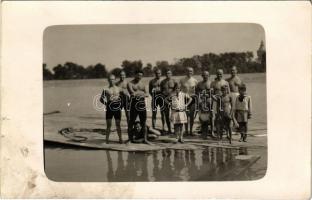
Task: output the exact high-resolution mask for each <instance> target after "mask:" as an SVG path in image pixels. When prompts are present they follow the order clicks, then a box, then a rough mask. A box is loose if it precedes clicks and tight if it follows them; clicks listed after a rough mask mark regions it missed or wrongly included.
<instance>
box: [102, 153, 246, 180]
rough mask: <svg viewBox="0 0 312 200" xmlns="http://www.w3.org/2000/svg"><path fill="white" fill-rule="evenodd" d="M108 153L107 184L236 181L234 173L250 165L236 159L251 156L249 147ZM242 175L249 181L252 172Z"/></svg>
mask: <svg viewBox="0 0 312 200" xmlns="http://www.w3.org/2000/svg"><path fill="white" fill-rule="evenodd" d="M105 152H106V158H107V168H108V170H107V176H106V178H107V181H117V182H120V181H196V180H198V181H203V180H237V177H234V175H235V174H236V171H235V170H237V169H239V168H240V167H242V166H244V165H246V164H248V163H246V162H248V161H246V160H243V161H241V160H239V161H238V160H235V156H236V155H246V154H247V153H248V152H247V149H246V148H239V149H229V148H205V149H202V150H171V149H166V150H161V151H150V152H119V151H105ZM233 174H234V175H233ZM236 175H237V174H236ZM241 176H244V178H246V179H248V177H245V176H250V170H248V169H247V170H245V171H244V173H243V174H241Z"/></svg>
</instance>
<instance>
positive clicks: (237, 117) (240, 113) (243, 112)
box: [234, 84, 252, 142]
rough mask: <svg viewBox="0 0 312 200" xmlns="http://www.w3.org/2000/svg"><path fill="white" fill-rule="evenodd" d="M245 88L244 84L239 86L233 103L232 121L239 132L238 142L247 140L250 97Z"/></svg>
mask: <svg viewBox="0 0 312 200" xmlns="http://www.w3.org/2000/svg"><path fill="white" fill-rule="evenodd" d="M246 90H247V88H246V85H245V84H241V85H240V86H239V88H238V91H239V95H238V96H237V97H236V100H235V104H234V123H235V126H236V127H238V129H239V132H240V133H241V138H240V140H239V142H242V141H244V142H247V140H246V139H247V122H248V119H250V118H251V108H252V106H251V97H250V96H249V95H247V93H246Z"/></svg>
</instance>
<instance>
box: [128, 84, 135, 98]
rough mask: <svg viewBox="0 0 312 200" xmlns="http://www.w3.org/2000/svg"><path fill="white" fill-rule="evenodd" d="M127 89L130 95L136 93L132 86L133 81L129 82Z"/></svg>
mask: <svg viewBox="0 0 312 200" xmlns="http://www.w3.org/2000/svg"><path fill="white" fill-rule="evenodd" d="M127 89H128V92H129V94H130V95H134V94H135V92H134V90H133V88H132V83H131V82H129V83H128V84H127Z"/></svg>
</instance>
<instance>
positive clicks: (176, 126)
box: [174, 124, 180, 142]
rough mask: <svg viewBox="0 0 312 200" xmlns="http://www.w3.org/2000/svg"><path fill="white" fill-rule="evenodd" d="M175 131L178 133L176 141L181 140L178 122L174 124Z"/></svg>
mask: <svg viewBox="0 0 312 200" xmlns="http://www.w3.org/2000/svg"><path fill="white" fill-rule="evenodd" d="M174 133H175V134H176V136H177V137H176V142H178V141H179V137H180V136H179V135H180V127H179V125H178V124H174Z"/></svg>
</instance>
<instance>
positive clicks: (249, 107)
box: [248, 96, 252, 119]
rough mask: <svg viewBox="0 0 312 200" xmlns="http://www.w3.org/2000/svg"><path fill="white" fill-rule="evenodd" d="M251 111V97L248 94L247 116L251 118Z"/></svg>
mask: <svg viewBox="0 0 312 200" xmlns="http://www.w3.org/2000/svg"><path fill="white" fill-rule="evenodd" d="M251 111H252V103H251V97H250V96H249V100H248V118H249V119H250V118H251Z"/></svg>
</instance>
